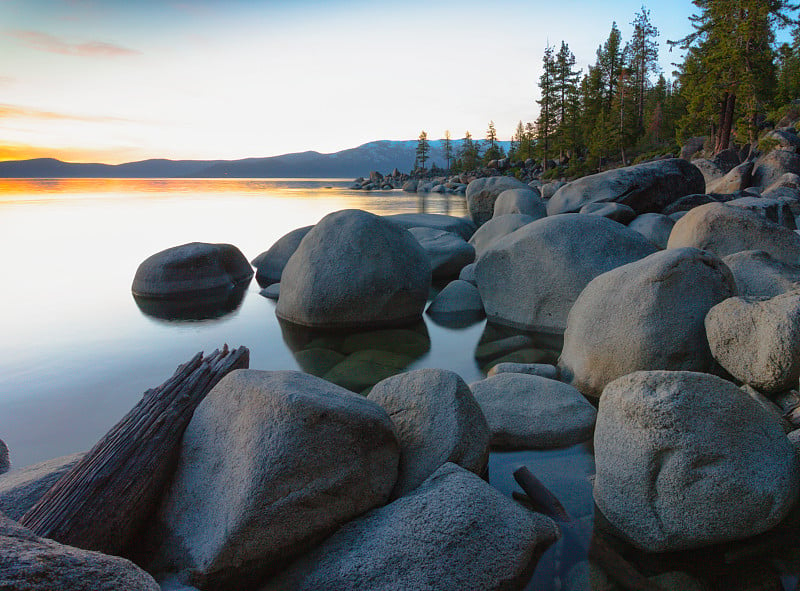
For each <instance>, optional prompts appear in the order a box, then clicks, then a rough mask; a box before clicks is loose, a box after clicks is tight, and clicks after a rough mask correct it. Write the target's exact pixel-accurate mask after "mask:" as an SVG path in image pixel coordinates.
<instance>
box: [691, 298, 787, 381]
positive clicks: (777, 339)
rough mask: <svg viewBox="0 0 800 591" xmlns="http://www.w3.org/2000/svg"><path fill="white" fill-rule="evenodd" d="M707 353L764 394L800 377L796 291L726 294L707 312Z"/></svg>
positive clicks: (738, 378)
mask: <svg viewBox="0 0 800 591" xmlns="http://www.w3.org/2000/svg"><path fill="white" fill-rule="evenodd" d="M706 331H707V332H708V342H709V344H710V346H711V352H712V353H713V355H714V358H715V359H716V360H717V361H719V364H720V365H721V366H722V367H724V368H725V369H726V370H727V371H728V373H730V374H731V375H732V376H733V377H735V378H736V379H737V380H740V381H742V382H744V383H745V384H749V385H750V386H753V387H754V388H756V389H757V390H759V391H761V392H765V393H767V394H777V393H779V392H782V391H785V390H789V389H790V388H796V387H797V380H798V378H800V291H792V292H788V293H783V294H780V295H777V296H775V297H774V298H771V299H768V300H762V299H753V298H741V297H737V298H730V299H728V300H725V301H724V302H721V303H720V304H718V305H716V306H714V307H713V308H711V310H710V311H709V312H708V316H707V317H706Z"/></svg>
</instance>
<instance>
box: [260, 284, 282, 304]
mask: <svg viewBox="0 0 800 591" xmlns="http://www.w3.org/2000/svg"><path fill="white" fill-rule="evenodd" d="M258 293H260V294H261V295H262V296H264V297H265V298H267V299H269V300H276V301H277V299H278V297H279V296H280V294H281V284H280V283H273V284H272V285H270V286H268V287H265V288H264V289H262V290H261V291H260V292H258Z"/></svg>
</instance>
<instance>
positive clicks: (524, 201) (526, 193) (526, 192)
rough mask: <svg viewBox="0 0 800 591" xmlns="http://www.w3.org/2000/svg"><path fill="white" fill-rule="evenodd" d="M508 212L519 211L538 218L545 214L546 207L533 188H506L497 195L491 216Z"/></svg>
mask: <svg viewBox="0 0 800 591" xmlns="http://www.w3.org/2000/svg"><path fill="white" fill-rule="evenodd" d="M509 213H521V214H524V215H529V216H531V217H533V218H534V219H537V220H538V219H541V218H543V217H545V216H546V215H547V207H546V206H545V204H544V201H542V198H541V197H539V193H538V192H536V191H534V190H533V189H506V190H505V191H503V192H502V193H500V194H499V195H498V196H497V201H495V202H494V214H493V215H492V217H499V216H501V215H505V214H509Z"/></svg>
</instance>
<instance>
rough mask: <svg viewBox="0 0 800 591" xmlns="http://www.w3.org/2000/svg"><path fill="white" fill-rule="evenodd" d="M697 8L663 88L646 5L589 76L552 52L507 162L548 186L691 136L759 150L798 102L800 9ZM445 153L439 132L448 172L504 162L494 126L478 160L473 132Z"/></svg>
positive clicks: (715, 3)
mask: <svg viewBox="0 0 800 591" xmlns="http://www.w3.org/2000/svg"><path fill="white" fill-rule="evenodd" d="M693 4H694V5H695V7H696V14H694V15H693V16H692V17H690V21H691V25H692V32H691V33H690V34H689V35H687V36H686V37H684V38H683V39H677V40H670V41H667V44H668V45H669V47H670V50H671V51H672V50H675V49H677V50H679V51H680V52H682V55H680V56H679V59H680V60H681V61H680V63H676V64H673V65H674V66H675V67H676V69H675V71H674V72H672V73H671V76H670V77H669V78H667V77H666V76H665V74H664V72H662V71H660V68H659V65H658V55H659V43H658V37H659V31H658V28H657V27H656V26H655V24H654V23H653V22H652V21H651V18H650V12H649V11H648V10H647V8H646V7H644V6H642V8H641V10H640V11H639V12H637V13H636V14H635V15H634V17H633V20H632V21H631V23H630V24H631V26H632V35H631V38H630V39H627V40H625V39H623V36H622V33H621V32H620V29H619V27H618V26H617V24H616V22H614V23H613V24H612V26H611V30H610V32H609V35H608V38H607V39H606V40H605V42H604V43H603V44H602V45H601V46H600V47H598V49H597V52H596V57H595V61H594V63H593V64H592V65H589V66H588V68H587V71H586V72H583V71H582V70H578V69H576V67H575V64H576V58H575V55H574V54H573V53H572V51H571V50H570V48H569V45H568V44H567V42H566V41H561V43H560V45H559V46H558V47H556V46H550V45H548V46H547V47H546V48H545V50H544V54H543V57H542V74H541V76H540V78H539V81H538V86H539V89H540V95H541V96H540V98H539V99H538V100H537V101H536V102H537V104H538V107H539V115H538V117H537V119H536V120H535V121H533V122H527V123H523V122H522V121H520V122H519V123H518V125H517V128H516V130H515V132H514V135H513V137H512V143H511V149H510V151H509V154H508V157H509V158H510V159H511V160H512V161H525V160H527V159H529V158H532V159H534V160H536V161H537V162H541V163H542V166H543V168H544V172H543V174H544V175H545V176H562V175H565V176H579V175H583V174H588V173H591V172H596V171H597V170H601V169H603V168H605V167H608V166H616V165H627V164H631V163H632V162H635V161H637V160H641V159H646V158H649V157H652V156H654V155H656V154H658V153H665V152H675V151H676V150H677V149H678V146H679V145H680V144H682V143H683V142H685V140H687V139H688V138H690V137H694V136H707V137H709V138H711V140H710V142H709V144H708V147H709V149H710V151H711V152H712V153H718V152H720V151H722V150H724V149H726V148H728V147H731V146H732V145H736V146H738V147H742V146H747V145H748V144H749V145H750V146H751V147H752V149H755V147H756V146H757V142H758V137H759V133H760V131H761V130H762V129H764V128H765V127H768V126H769V125H770V124H774V123H775V122H776V120H777V119H778V118H780V116H781V115H782V114H783V112H784V111H786V110H787V108H789V105H790V104H791V103H792V101H795V100H798V99H800V20H798V14H797V13H798V11H799V10H800V4H797V3H794V2H791V1H789V0H693ZM782 28H789V29H790V31H791V34H792V35H791V41H789V42H786V43H782V44H780V45H777V44H776V33H777V32H778V31H779V30H780V29H782ZM796 108H797V109H798V110H800V107H796ZM799 114H800V113H799ZM423 134H424V132H423ZM420 139H421V140H422V138H420ZM449 143H450V134H449V132H447V133H446V140H445V149H446V151H447V154H448V155H447V160H448V162H447V169H448V170H453V171H461V170H472V169H474V168H477V167H478V166H481V165H485V164H486V163H487V161H488V160H490V159H494V158H502V157H504V156H505V154H504V153H502V148H500V149H498V145H497V135H496V131H495V130H494V124H493V123H490V126H489V130H487V133H486V143H487V144H488V145H487V148H486V150H485V151H482V146H481V143H480V142H478V141H477V140H473V138H472V136H471V135H470V133H469V132H467V133H466V134H465V136H464V139H463V140H462V141H461V142H460V144H461V145H460V148H459V149H458V150H457V151H455V152H454V151H453V149H452V147H450V148H449V149H448V144H449ZM425 155H427V154H425ZM420 156H421V153H420V145H419V144H418V148H417V157H418V162H417V164H418V165H419V164H420V163H421V165H422V168H424V167H425V159H424V158H423V159H422V160H420Z"/></svg>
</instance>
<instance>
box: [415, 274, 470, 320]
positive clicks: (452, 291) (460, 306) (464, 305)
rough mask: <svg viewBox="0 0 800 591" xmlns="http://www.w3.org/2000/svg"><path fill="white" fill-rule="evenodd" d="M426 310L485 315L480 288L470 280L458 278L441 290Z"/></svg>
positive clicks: (429, 312) (432, 313)
mask: <svg viewBox="0 0 800 591" xmlns="http://www.w3.org/2000/svg"><path fill="white" fill-rule="evenodd" d="M426 312H427V313H428V314H430V315H437V314H479V315H480V316H483V302H482V301H481V294H480V293H479V292H478V288H477V287H475V286H474V285H473V284H472V283H469V282H468V281H463V280H461V279H456V280H455V281H451V282H450V283H448V284H447V285H446V286H445V288H444V289H443V290H442V291H441V292H439V295H437V296H436V297H435V298H433V301H432V302H431V304H430V306H428V309H427V310H426Z"/></svg>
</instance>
